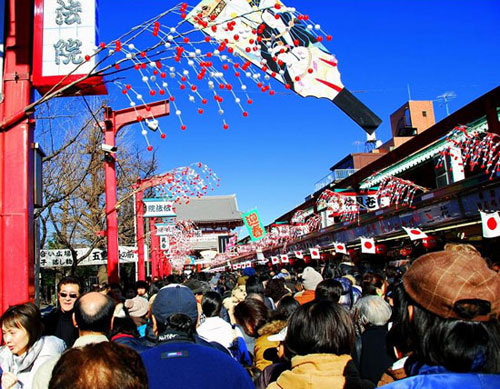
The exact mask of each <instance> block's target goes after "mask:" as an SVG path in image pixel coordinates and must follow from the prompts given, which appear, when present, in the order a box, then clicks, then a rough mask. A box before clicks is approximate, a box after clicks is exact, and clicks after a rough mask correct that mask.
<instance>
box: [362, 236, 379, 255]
mask: <svg viewBox="0 0 500 389" xmlns="http://www.w3.org/2000/svg"><path fill="white" fill-rule="evenodd" d="M361 252H362V253H365V254H376V253H377V252H376V249H375V239H373V238H361Z"/></svg>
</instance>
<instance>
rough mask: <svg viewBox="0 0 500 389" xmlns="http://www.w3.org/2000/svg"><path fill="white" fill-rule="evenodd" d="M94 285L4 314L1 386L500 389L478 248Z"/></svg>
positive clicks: (69, 284)
mask: <svg viewBox="0 0 500 389" xmlns="http://www.w3.org/2000/svg"><path fill="white" fill-rule="evenodd" d="M94 289H95V290H92V291H88V292H86V293H84V292H85V291H83V290H82V287H81V284H80V281H79V280H78V279H76V278H73V277H65V278H63V279H62V280H61V281H60V283H59V285H58V306H57V307H56V308H55V309H54V310H53V311H51V312H50V313H48V314H46V315H44V316H43V317H42V316H41V313H40V310H39V308H38V307H36V306H35V305H34V304H32V303H29V302H28V303H25V304H19V305H15V306H11V307H9V308H8V309H7V311H5V312H4V313H3V315H2V316H1V318H0V324H1V326H2V338H3V343H4V346H2V347H1V348H0V367H1V369H2V376H1V387H2V389H10V388H23V389H31V388H37V389H41V388H51V389H67V388H75V389H83V388H111V389H114V388H117V389H118V388H119V389H129V388H130V389H139V388H140V389H142V388H167V387H172V388H259V389H260V388H272V389H277V388H281V389H289V388H329V389H330V388H331V389H335V388H363V389H364V388H374V387H377V386H384V387H387V388H402V389H403V388H404V389H406V388H428V387H430V388H437V387H439V386H440V387H461V388H462V387H463V388H500V275H499V273H498V268H495V267H494V266H491V263H489V262H488V261H487V260H485V259H484V258H483V257H482V256H481V254H480V253H479V252H478V251H477V250H476V249H475V248H474V247H473V246H471V245H465V244H447V245H445V246H444V249H443V250H440V251H435V252H428V253H425V254H424V255H421V256H420V257H419V258H416V259H414V260H412V261H411V263H409V264H408V265H407V266H403V267H398V268H396V267H394V266H389V265H387V264H385V265H384V266H383V267H374V266H372V265H370V264H369V263H358V264H357V265H355V264H354V263H352V262H348V261H347V258H345V259H344V262H342V260H338V261H334V260H329V261H327V262H326V263H317V262H314V261H312V262H311V263H308V264H306V263H304V262H303V261H297V262H296V263H294V265H293V266H283V267H274V266H273V267H268V266H257V267H256V268H252V267H249V268H246V269H242V270H240V271H238V272H227V273H217V274H209V273H195V274H192V275H190V276H189V277H188V276H186V275H185V274H181V275H174V274H172V275H169V276H168V277H166V278H165V279H164V280H157V279H155V280H152V281H149V282H147V281H139V282H137V284H136V285H134V287H133V288H130V287H128V288H124V289H123V288H122V287H121V286H120V285H100V286H96V288H94Z"/></svg>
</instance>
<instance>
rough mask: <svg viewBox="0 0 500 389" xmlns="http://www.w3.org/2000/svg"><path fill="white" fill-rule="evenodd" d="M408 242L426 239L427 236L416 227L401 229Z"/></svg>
mask: <svg viewBox="0 0 500 389" xmlns="http://www.w3.org/2000/svg"><path fill="white" fill-rule="evenodd" d="M403 230H404V231H405V232H406V234H407V235H408V237H409V238H410V240H418V239H424V238H427V234H426V233H425V232H423V231H422V230H421V229H420V228H416V227H403Z"/></svg>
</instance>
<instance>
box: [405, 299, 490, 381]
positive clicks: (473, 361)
mask: <svg viewBox="0 0 500 389" xmlns="http://www.w3.org/2000/svg"><path fill="white" fill-rule="evenodd" d="M401 298H402V299H403V300H404V301H402V302H401V303H400V305H402V306H405V305H406V306H407V307H408V306H409V305H412V306H413V319H412V320H410V317H409V314H408V315H405V316H404V319H403V320H404V322H403V323H401V326H400V329H401V331H402V336H403V338H407V339H413V341H412V343H411V344H410V345H409V346H410V347H411V351H413V353H414V357H415V359H416V360H417V361H418V362H419V363H423V364H427V365H437V366H443V367H444V368H446V369H447V370H450V371H454V372H459V373H465V372H480V373H498V372H499V371H500V353H499V352H498V350H499V349H500V322H498V320H492V321H489V322H474V321H467V320H457V319H445V318H442V317H440V316H437V315H435V314H433V313H432V312H429V311H427V310H425V309H424V308H422V307H421V306H420V305H418V304H417V303H415V302H414V301H413V300H412V299H411V298H410V296H408V294H407V293H406V292H405V293H402V294H401Z"/></svg>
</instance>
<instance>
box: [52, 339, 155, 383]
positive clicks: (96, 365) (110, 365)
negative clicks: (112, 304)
mask: <svg viewBox="0 0 500 389" xmlns="http://www.w3.org/2000/svg"><path fill="white" fill-rule="evenodd" d="M49 388H50V389H88V388H107V389H147V388H148V375H147V372H146V369H145V367H144V364H143V362H142V359H141V357H140V356H139V354H138V353H137V352H136V351H134V350H133V349H131V348H130V347H127V346H123V345H120V344H117V343H114V342H100V343H93V344H89V345H87V346H84V347H74V348H71V349H69V350H68V351H66V352H65V353H63V354H62V356H61V358H60V359H59V361H58V362H57V364H56V365H55V367H54V370H53V371H52V378H51V379H50V383H49Z"/></svg>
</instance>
